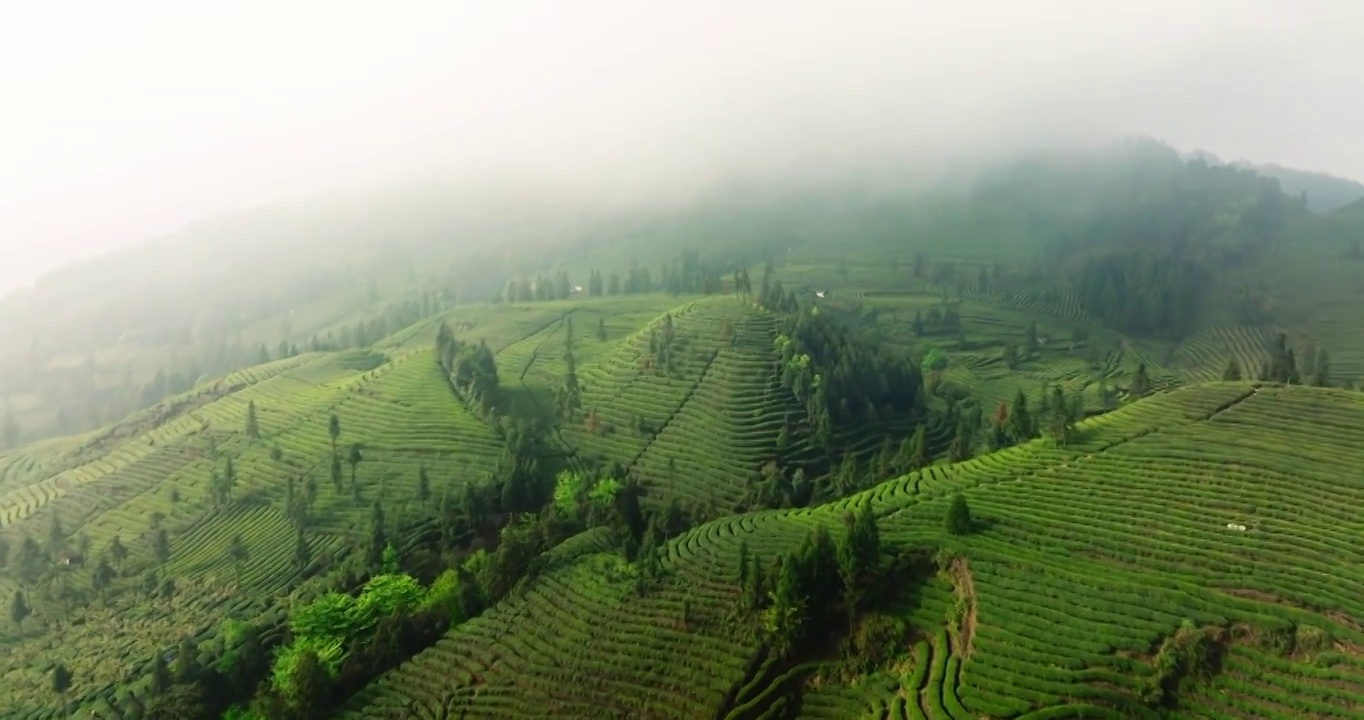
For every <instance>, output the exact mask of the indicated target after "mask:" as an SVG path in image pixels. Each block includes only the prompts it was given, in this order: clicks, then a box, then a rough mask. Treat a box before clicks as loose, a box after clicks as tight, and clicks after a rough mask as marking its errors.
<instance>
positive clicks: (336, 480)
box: [331, 453, 344, 495]
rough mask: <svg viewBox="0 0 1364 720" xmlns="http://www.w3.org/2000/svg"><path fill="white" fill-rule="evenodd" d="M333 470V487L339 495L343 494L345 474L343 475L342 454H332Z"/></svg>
mask: <svg viewBox="0 0 1364 720" xmlns="http://www.w3.org/2000/svg"><path fill="white" fill-rule="evenodd" d="M331 472H332V489H333V490H335V491H336V494H337V495H340V494H341V480H342V478H343V477H344V475H343V473H342V470H341V456H340V455H336V454H335V453H333V454H332V464H331Z"/></svg>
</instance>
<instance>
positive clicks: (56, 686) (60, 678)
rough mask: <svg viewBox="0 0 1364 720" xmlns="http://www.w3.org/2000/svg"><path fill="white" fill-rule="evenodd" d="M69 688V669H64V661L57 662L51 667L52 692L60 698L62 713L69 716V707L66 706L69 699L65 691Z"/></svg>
mask: <svg viewBox="0 0 1364 720" xmlns="http://www.w3.org/2000/svg"><path fill="white" fill-rule="evenodd" d="M69 690H71V671H70V670H67V669H66V665H65V664H64V663H57V665H56V666H55V667H53V668H52V692H54V693H56V694H57V696H58V697H60V698H61V699H62V714H64V715H67V716H70V715H71V709H70V707H69V706H68V703H69V702H70V699H69V698H68V697H67V696H66V693H67V692H68V691H69Z"/></svg>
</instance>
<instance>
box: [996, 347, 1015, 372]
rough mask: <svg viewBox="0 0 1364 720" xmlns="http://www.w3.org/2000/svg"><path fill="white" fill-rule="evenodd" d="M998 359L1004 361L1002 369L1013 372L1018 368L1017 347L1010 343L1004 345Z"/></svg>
mask: <svg viewBox="0 0 1364 720" xmlns="http://www.w3.org/2000/svg"><path fill="white" fill-rule="evenodd" d="M1000 359H1001V360H1003V361H1004V367H1006V368H1008V369H1010V370H1013V369H1015V368H1017V367H1018V346H1017V345H1015V344H1013V343H1012V342H1006V343H1004V349H1003V350H1001V351H1000Z"/></svg>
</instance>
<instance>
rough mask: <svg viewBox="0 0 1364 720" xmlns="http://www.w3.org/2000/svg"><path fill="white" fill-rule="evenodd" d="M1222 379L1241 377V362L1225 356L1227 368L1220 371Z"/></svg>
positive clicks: (1233, 379)
mask: <svg viewBox="0 0 1364 720" xmlns="http://www.w3.org/2000/svg"><path fill="white" fill-rule="evenodd" d="M1222 379H1223V380H1226V381H1228V382H1234V381H1237V380H1240V379H1241V363H1238V362H1236V358H1234V357H1229V358H1227V368H1226V369H1225V370H1223V371H1222Z"/></svg>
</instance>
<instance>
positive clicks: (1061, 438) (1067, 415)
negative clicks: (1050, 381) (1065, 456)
mask: <svg viewBox="0 0 1364 720" xmlns="http://www.w3.org/2000/svg"><path fill="white" fill-rule="evenodd" d="M1049 404H1050V411H1049V414H1048V418H1047V435H1048V436H1050V437H1051V439H1052V441H1053V442H1055V443H1056V444H1057V445H1062V446H1064V445H1065V444H1066V443H1068V442H1069V441H1070V435H1071V431H1072V430H1074V428H1075V416H1074V415H1072V414H1071V412H1072V408H1071V405H1070V403H1067V402H1066V395H1065V392H1064V391H1063V390H1061V386H1059V385H1057V386H1055V387H1053V388H1052V390H1051V402H1050V403H1049Z"/></svg>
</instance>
